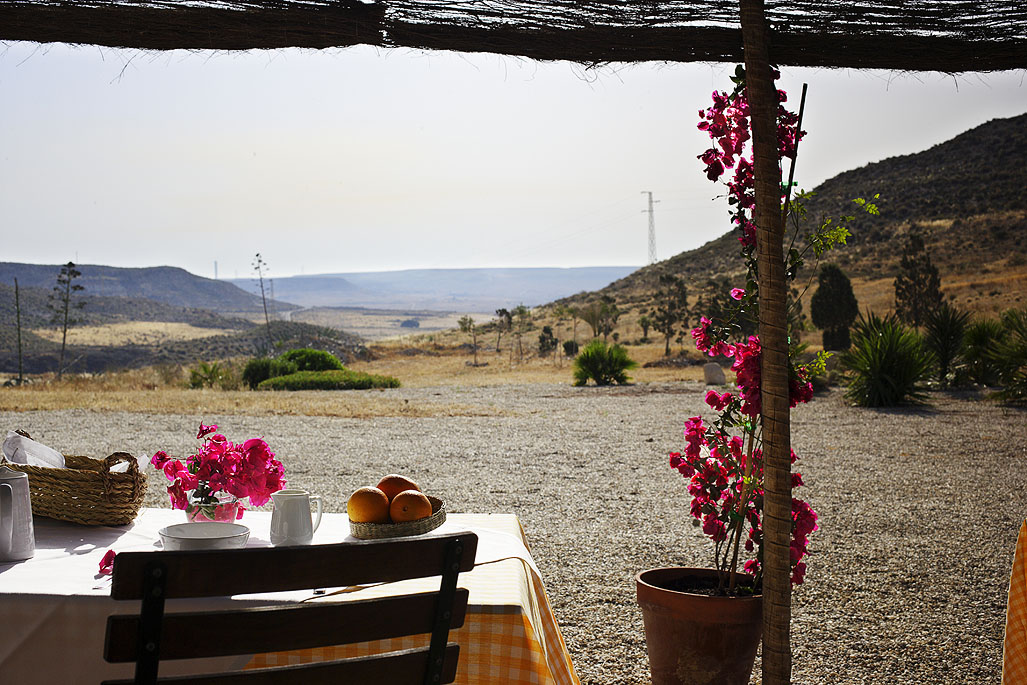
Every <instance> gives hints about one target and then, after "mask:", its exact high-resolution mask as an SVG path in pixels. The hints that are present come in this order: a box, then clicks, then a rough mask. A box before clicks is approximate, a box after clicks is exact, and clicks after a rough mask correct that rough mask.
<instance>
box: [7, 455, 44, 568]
mask: <svg viewBox="0 0 1027 685" xmlns="http://www.w3.org/2000/svg"><path fill="white" fill-rule="evenodd" d="M35 553H36V537H35V533H34V531H33V530H32V502H31V501H30V500H29V477H28V475H27V474H24V473H22V472H21V471H15V470H14V469H10V468H7V467H6V466H0V563H2V562H7V561H21V560H22V559H28V558H30V557H31V556H32V555H33V554H35Z"/></svg>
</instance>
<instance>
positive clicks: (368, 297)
mask: <svg viewBox="0 0 1027 685" xmlns="http://www.w3.org/2000/svg"><path fill="white" fill-rule="evenodd" d="M636 268H637V267H632V266H593V267H579V268H566V269H560V268H512V269H408V270H401V271H374V272H365V273H356V272H354V273H337V274H318V275H312V276H293V277H289V278H276V279H275V283H274V287H275V297H276V298H278V299H280V300H285V301H288V302H293V303H295V304H299V305H303V306H304V307H377V308H387V309H437V310H449V311H493V310H495V309H497V308H499V307H507V308H510V307H514V306H517V305H518V304H524V305H527V306H529V307H531V306H535V305H539V304H543V303H545V302H550V301H552V300H554V299H557V298H560V297H566V296H568V295H572V294H574V293H578V292H582V291H589V290H596V289H598V288H602V287H604V286H606V285H608V284H610V283H612V282H613V281H616V280H617V279H619V278H622V277H624V276H626V275H628V274H629V273H632V272H633V271H635V269H636ZM232 282H233V283H235V284H237V285H239V286H240V287H242V288H243V289H248V288H250V287H252V286H251V284H250V281H248V280H245V279H235V280H233V281H232Z"/></svg>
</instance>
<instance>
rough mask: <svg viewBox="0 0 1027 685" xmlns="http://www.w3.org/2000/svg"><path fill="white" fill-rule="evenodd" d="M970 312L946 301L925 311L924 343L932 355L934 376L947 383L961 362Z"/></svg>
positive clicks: (942, 382) (940, 381)
mask: <svg viewBox="0 0 1027 685" xmlns="http://www.w3.org/2000/svg"><path fill="white" fill-rule="evenodd" d="M969 321H970V312H961V311H959V310H958V309H956V308H955V307H953V306H952V305H950V304H949V303H948V302H945V303H943V304H942V305H941V306H940V307H937V308H935V309H932V310H931V311H929V312H928V313H927V318H926V321H925V325H926V328H927V333H926V335H925V336H924V345H925V346H926V347H927V349H928V350H930V351H931V353H932V354H933V355H934V362H935V367H934V368H935V378H937V380H938V382H939V383H940V384H942V385H949V384H950V382H951V381H952V380H953V378H952V376H954V372H955V371H956V368H957V367H958V366H959V365H960V364H961V363H962V355H963V343H964V339H965V338H966V326H967V323H968V322H969Z"/></svg>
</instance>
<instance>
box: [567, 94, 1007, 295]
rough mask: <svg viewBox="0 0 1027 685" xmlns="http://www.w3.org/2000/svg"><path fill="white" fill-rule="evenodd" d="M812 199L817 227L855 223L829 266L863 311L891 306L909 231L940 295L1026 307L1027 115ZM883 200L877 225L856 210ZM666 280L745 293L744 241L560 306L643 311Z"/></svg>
mask: <svg viewBox="0 0 1027 685" xmlns="http://www.w3.org/2000/svg"><path fill="white" fill-rule="evenodd" d="M800 154H801V153H800ZM799 168H800V169H801V159H800V167H799ZM814 193H815V195H814V196H813V197H812V198H811V199H810V200H809V201H808V202H807V203H806V209H807V217H808V218H809V219H811V220H812V219H816V220H818V221H819V220H820V218H821V217H825V216H826V217H838V216H841V215H855V216H856V220H855V221H854V222H853V224H852V232H853V235H852V237H851V238H849V240H848V244H847V245H845V246H842V247H840V248H838V249H836V250H835V251H833V252H831V253H829V254H828V255H827V256H826V257H825V259H826V260H827V261H833V262H836V263H838V264H839V265H840V266H841V267H842V269H843V270H845V272H846V273H847V274H848V275H849V277H850V278H852V279H853V287H854V289H855V291H856V297H857V299H859V301H860V304H861V307H866V306H871V307H873V308H874V309H879V310H884V309H888V308H890V307H891V306H892V305H893V297H892V293H893V290H892V289H891V282H892V281H893V280H894V278H895V275H896V273H897V270H898V262H899V257H900V256H901V253H902V248H903V245H904V244H905V242H906V240H907V236H908V235H909V233H910V232H911V231H918V232H920V233H921V234H922V235H923V236H924V239H925V242H926V243H927V246H928V249H929V252H930V256H931V260H932V262H933V263H934V264H935V265H936V266H937V267H938V269H939V272H940V275H941V279H942V290H943V291H944V292H945V294H946V295H949V296H951V297H953V299H954V301H955V303H956V304H957V306H960V307H963V308H966V309H970V310H974V311H979V312H988V313H991V312H996V311H1000V310H1002V309H1006V308H1008V307H1014V306H1017V307H1018V306H1024V305H1025V304H1027V114H1023V115H1020V116H1016V117H1011V118H1008V119H995V120H992V121H989V122H987V123H985V124H982V125H981V126H978V127H976V128H974V129H971V130H970V131H967V132H965V133H963V134H960V135H959V136H956V137H955V138H953V139H951V140H949V141H946V142H944V143H941V144H939V145H935V146H934V147H932V148H930V149H928V150H925V151H924V152H920V153H917V154H912V155H904V156H901V157H891V158H889V159H885V160H883V161H881V162H876V163H874V164H868V165H866V166H864V167H861V168H859V169H853V170H851V171H846V172H844V173H841V174H838V175H837V176H835V177H833V178H831V179H829V180H827V181H825V182H824V183H822V184H821V185H820V186H818V187H817V188H815V189H814ZM875 194H879V195H880V199H879V200H878V205H879V206H880V210H881V211H880V215H879V216H876V217H874V216H870V215H868V214H865V213H863V212H860V211H858V208H856V207H855V205H853V204H852V200H853V198H856V197H864V198H869V197H872V196H873V195H875ZM803 230H805V227H804V229H803ZM786 243H787V241H786ZM663 273H673V274H677V275H681V276H684V277H685V279H686V282H687V283H688V284H689V289H690V291H691V292H692V293H695V292H696V291H697V289H698V288H700V287H702V284H704V283H705V282H707V281H708V280H709V279H711V278H718V279H719V278H727V279H728V280H730V281H732V282H733V283H735V284H738V285H741V283H740V280H741V279H742V278H743V276H744V265H743V263H742V260H741V257H740V255H739V246H738V240H737V233H735V232H729V233H725V234H724V235H721V236H720V237H719V238H717V239H715V240H712V241H710V242H708V243H706V244H705V245H703V246H701V247H699V248H697V249H695V250H691V251H688V252H683V253H681V254H678V255H676V256H674V257H671V258H670V259H667V260H665V261H662V262H659V263H657V264H654V265H651V266H647V267H645V268H643V269H639V270H638V271H636V272H635V273H632V274H630V275H628V276H626V277H625V278H622V279H620V280H618V281H616V282H614V283H612V284H610V285H609V286H607V287H605V288H602V289H600V290H598V291H597V292H595V293H588V294H583V295H578V296H574V297H570V298H565V299H563V300H559V303H561V304H580V303H583V302H586V301H588V300H589V299H593V298H595V297H597V296H598V295H602V294H605V295H611V296H613V297H614V298H615V299H616V301H617V302H618V304H620V305H621V307H622V308H636V309H641V308H644V307H645V306H647V305H648V303H649V302H650V300H651V298H652V296H653V293H654V292H655V291H656V290H657V288H658V278H659V276H660V274H663ZM808 277H809V272H808V271H807V273H806V274H805V278H808ZM798 281H803V278H802V277H800V278H799V279H797V282H798ZM814 283H815V281H814ZM814 289H815V287H814ZM812 291H813V289H811V290H810V292H809V293H808V294H812ZM807 311H808V309H807Z"/></svg>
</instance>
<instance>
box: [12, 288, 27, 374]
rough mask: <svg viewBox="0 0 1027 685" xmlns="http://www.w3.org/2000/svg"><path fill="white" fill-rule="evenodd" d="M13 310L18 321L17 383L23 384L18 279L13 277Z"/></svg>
mask: <svg viewBox="0 0 1027 685" xmlns="http://www.w3.org/2000/svg"><path fill="white" fill-rule="evenodd" d="M14 311H15V313H16V315H17V321H18V385H19V386H21V385H24V383H25V374H24V373H23V368H22V356H21V294H20V293H19V291H18V279H17V278H15V279H14Z"/></svg>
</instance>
